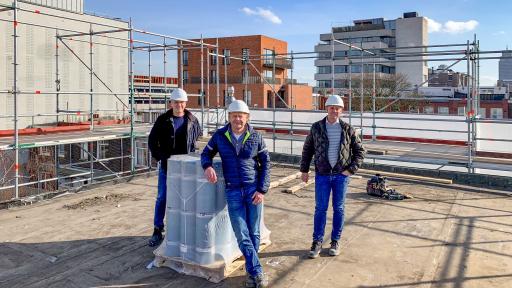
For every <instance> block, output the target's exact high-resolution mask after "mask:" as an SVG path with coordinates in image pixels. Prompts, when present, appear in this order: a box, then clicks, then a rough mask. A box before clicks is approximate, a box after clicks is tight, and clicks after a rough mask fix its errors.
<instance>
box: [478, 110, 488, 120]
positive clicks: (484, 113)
mask: <svg viewBox="0 0 512 288" xmlns="http://www.w3.org/2000/svg"><path fill="white" fill-rule="evenodd" d="M478 115H480V117H481V118H487V111H486V110H485V108H478Z"/></svg>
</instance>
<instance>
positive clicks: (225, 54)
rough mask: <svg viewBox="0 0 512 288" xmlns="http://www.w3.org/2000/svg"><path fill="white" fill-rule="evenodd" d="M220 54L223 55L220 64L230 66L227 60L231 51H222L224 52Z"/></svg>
mask: <svg viewBox="0 0 512 288" xmlns="http://www.w3.org/2000/svg"><path fill="white" fill-rule="evenodd" d="M222 54H224V60H223V62H222V64H224V65H229V64H231V59H230V58H229V57H230V56H231V51H230V50H229V49H224V52H223V53H222Z"/></svg>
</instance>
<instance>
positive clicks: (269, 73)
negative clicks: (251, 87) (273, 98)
mask: <svg viewBox="0 0 512 288" xmlns="http://www.w3.org/2000/svg"><path fill="white" fill-rule="evenodd" d="M272 76H273V74H272V70H264V71H263V77H265V78H272Z"/></svg>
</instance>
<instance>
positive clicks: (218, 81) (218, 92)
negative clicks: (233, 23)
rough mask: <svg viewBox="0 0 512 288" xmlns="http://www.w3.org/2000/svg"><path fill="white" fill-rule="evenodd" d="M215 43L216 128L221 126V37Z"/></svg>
mask: <svg viewBox="0 0 512 288" xmlns="http://www.w3.org/2000/svg"><path fill="white" fill-rule="evenodd" d="M215 45H216V48H215V51H216V52H215V53H216V54H217V56H215V57H217V67H216V69H217V70H216V71H217V72H216V73H217V79H215V83H216V85H217V87H216V88H217V89H216V96H217V101H216V102H217V109H215V111H216V114H217V121H215V129H217V128H219V107H220V105H219V104H220V103H219V101H220V63H219V38H217V39H216V42H215ZM223 59H224V66H226V58H223Z"/></svg>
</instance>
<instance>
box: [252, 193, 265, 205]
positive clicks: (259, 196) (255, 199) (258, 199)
mask: <svg viewBox="0 0 512 288" xmlns="http://www.w3.org/2000/svg"><path fill="white" fill-rule="evenodd" d="M264 198H265V194H263V193H260V192H256V193H254V195H253V196H252V204H254V205H258V204H261V203H263V199H264Z"/></svg>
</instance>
